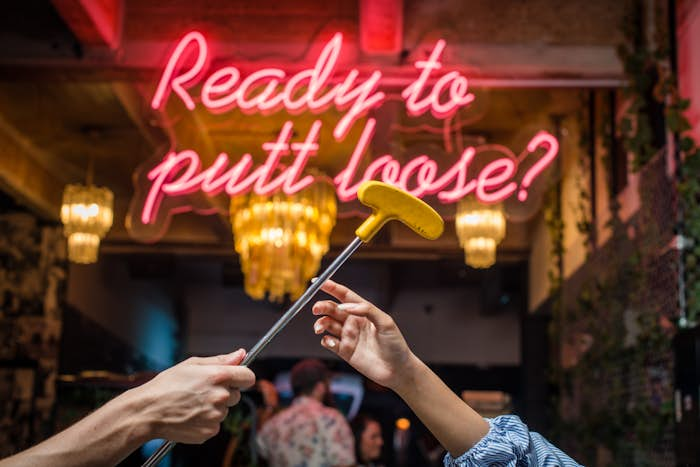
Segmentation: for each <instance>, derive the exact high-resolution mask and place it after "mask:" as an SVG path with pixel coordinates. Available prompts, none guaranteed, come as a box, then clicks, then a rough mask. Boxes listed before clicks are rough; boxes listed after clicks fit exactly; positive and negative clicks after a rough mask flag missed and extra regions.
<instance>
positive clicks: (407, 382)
mask: <svg viewBox="0 0 700 467" xmlns="http://www.w3.org/2000/svg"><path fill="white" fill-rule="evenodd" d="M426 368H427V367H426V366H425V363H423V362H422V361H421V359H419V358H418V357H416V355H415V354H414V353H413V352H410V354H409V355H408V358H406V360H405V361H404V362H403V364H402V365H401V366H400V367H399V368H397V371H396V377H395V378H394V384H392V387H391V389H392V390H394V392H396V393H397V394H398V395H399V396H402V397H403V396H404V395H407V394H408V392H409V391H411V390H412V389H414V388H415V387H416V383H417V382H418V381H420V380H421V375H422V374H423V373H424V372H425V369H426Z"/></svg>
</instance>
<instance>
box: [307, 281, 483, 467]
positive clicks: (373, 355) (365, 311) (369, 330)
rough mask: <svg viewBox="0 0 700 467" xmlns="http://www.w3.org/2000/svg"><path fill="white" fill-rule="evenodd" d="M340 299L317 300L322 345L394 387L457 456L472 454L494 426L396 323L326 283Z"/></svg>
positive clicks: (315, 309)
mask: <svg viewBox="0 0 700 467" xmlns="http://www.w3.org/2000/svg"><path fill="white" fill-rule="evenodd" d="M322 289H323V290H324V291H325V292H327V293H328V294H330V295H332V296H334V297H335V298H337V299H338V300H339V301H340V302H341V304H340V305H339V304H338V303H336V302H334V301H330V300H327V301H321V302H317V303H316V304H315V305H314V307H313V313H314V314H316V315H324V316H322V317H321V318H319V319H318V320H317V321H316V324H315V325H314V330H315V332H316V333H317V334H321V333H324V332H325V333H327V334H326V335H325V336H323V338H322V339H321V344H322V345H323V346H324V347H326V348H327V349H329V350H331V351H332V352H334V353H335V354H337V355H339V356H340V357H341V358H343V359H344V360H346V361H347V362H348V363H349V364H350V365H352V366H353V367H354V368H355V369H357V370H358V371H359V372H360V373H362V374H364V375H365V376H367V377H368V378H370V379H371V380H373V381H375V382H377V383H379V384H381V385H384V386H387V387H389V388H391V389H393V390H394V391H395V392H396V393H397V394H398V395H399V396H401V398H402V399H403V400H404V401H405V402H406V403H407V404H408V405H409V406H410V407H411V409H412V410H413V412H414V413H415V414H416V415H417V416H418V417H419V418H420V419H421V421H422V422H423V423H424V424H425V426H426V427H427V428H428V429H429V430H430V431H431V432H432V433H433V435H435V437H436V438H437V439H438V441H440V443H441V444H442V445H443V446H444V447H445V448H446V449H447V450H448V451H449V452H450V453H451V454H453V455H454V456H458V455H460V454H462V453H464V452H466V451H468V450H469V449H470V448H471V447H472V446H474V445H475V444H476V443H478V442H479V440H481V439H482V438H483V437H484V436H485V435H486V434H487V433H488V431H489V424H488V422H486V420H484V419H483V418H482V417H481V416H480V415H479V414H478V413H476V412H475V411H474V410H473V409H472V408H471V407H469V406H468V405H467V404H466V403H465V402H464V401H462V400H461V399H460V398H459V397H457V395H456V394H455V393H453V392H452V391H451V390H450V389H449V388H448V387H447V386H446V385H445V383H444V382H443V381H442V380H441V379H440V378H439V377H438V376H437V375H436V374H435V373H434V372H433V371H432V370H430V368H428V367H427V366H426V365H425V364H424V363H423V362H422V361H421V360H420V359H419V358H418V357H416V356H415V355H414V354H413V352H411V350H410V349H409V347H408V345H407V344H406V341H405V339H404V338H403V336H402V335H401V331H399V328H398V326H397V325H396V323H395V322H394V320H393V319H392V318H391V317H390V316H389V315H387V314H386V313H384V312H383V311H381V310H380V309H378V308H377V307H375V306H374V305H372V304H371V303H369V302H368V301H366V300H364V299H363V298H362V297H360V296H359V295H357V294H356V293H354V292H353V291H351V290H350V289H348V288H347V287H345V286H342V285H340V284H337V283H335V282H333V281H326V283H324V285H323V287H322Z"/></svg>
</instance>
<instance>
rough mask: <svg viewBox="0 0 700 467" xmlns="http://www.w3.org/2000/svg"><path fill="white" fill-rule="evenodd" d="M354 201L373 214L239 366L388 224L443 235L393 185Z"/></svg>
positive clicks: (431, 215)
mask: <svg viewBox="0 0 700 467" xmlns="http://www.w3.org/2000/svg"><path fill="white" fill-rule="evenodd" d="M357 197H358V199H359V200H360V202H362V204H364V205H366V206H369V207H371V208H372V214H370V216H369V217H368V218H367V219H365V221H364V222H363V223H362V224H361V225H360V226H359V227H358V228H357V230H355V235H356V237H355V238H354V239H353V241H352V242H350V244H349V245H348V246H347V247H345V249H344V250H343V251H342V252H341V253H340V254H339V255H338V257H337V258H336V259H335V260H334V261H333V262H332V263H331V264H330V265H329V266H328V267H327V268H326V269H325V270H324V271H323V272H322V273H321V274H319V275H318V278H317V279H316V280H315V281H314V282H312V283H311V285H309V288H308V289H306V291H305V292H304V293H303V294H302V296H301V297H299V298H298V299H297V301H296V302H294V304H293V305H292V306H291V308H289V310H287V311H286V312H285V313H284V314H283V315H282V316H281V317H280V319H278V320H277V322H276V323H275V324H273V325H272V327H271V328H270V330H269V331H267V333H266V334H265V335H264V336H263V337H262V338H260V340H259V341H258V342H257V343H256V344H255V345H254V346H253V348H252V349H250V351H249V352H248V353H247V354H246V356H245V359H243V362H241V365H242V366H248V365H250V364H251V363H252V362H253V360H255V358H256V357H257V356H258V354H259V353H260V352H262V350H263V349H264V348H265V347H266V346H267V344H269V343H270V342H271V341H272V339H274V337H275V336H276V335H277V334H279V332H280V331H282V329H284V327H285V326H286V325H287V324H289V322H290V321H291V320H292V319H294V317H295V316H296V315H297V314H298V313H299V311H301V309H302V308H303V307H304V305H306V304H307V303H308V302H309V300H311V299H312V298H313V296H314V295H316V293H317V292H318V290H319V289H320V288H321V285H323V283H324V282H325V281H326V280H327V279H330V278H331V276H332V275H333V274H334V273H335V272H336V271H337V270H338V269H340V266H342V265H343V263H345V261H347V259H348V258H349V257H350V256H351V255H352V254H353V253H354V252H355V250H357V249H358V248H359V247H360V245H362V243H367V242H369V241H370V240H371V239H372V238H373V237H374V236H375V234H376V233H377V232H379V230H381V228H382V227H383V226H384V224H386V223H387V222H388V221H390V220H394V219H396V220H399V221H401V222H403V223H404V224H406V225H407V226H408V227H410V228H411V229H412V230H413V231H414V232H416V233H417V234H419V235H421V236H422V237H425V238H427V239H429V240H434V239H436V238H438V237H439V236H440V235H442V231H443V228H444V222H443V220H442V218H441V217H440V215H439V214H438V213H437V212H435V210H434V209H433V208H431V207H430V206H429V205H428V204H426V203H425V202H423V201H421V200H420V199H418V198H416V197H415V196H413V195H410V194H408V193H406V192H405V191H402V190H400V189H399V188H396V187H394V186H392V185H388V184H386V183H382V182H377V181H373V180H372V181H368V182H364V183H363V184H362V185H360V188H359V190H358V191H357ZM175 444H176V443H175V441H166V442H165V443H163V444H162V445H161V446H160V447H159V448H158V449H157V450H156V451H155V452H154V453H153V454H152V455H151V457H149V458H148V459H147V460H146V462H145V463H144V464H143V465H142V466H141V467H153V466H155V465H157V464H158V462H160V460H161V459H162V458H163V457H165V455H166V454H167V453H168V452H170V450H171V449H172V448H173V447H175Z"/></svg>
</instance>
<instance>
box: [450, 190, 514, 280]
mask: <svg viewBox="0 0 700 467" xmlns="http://www.w3.org/2000/svg"><path fill="white" fill-rule="evenodd" d="M455 228H456V230H457V237H459V244H460V246H461V247H462V248H464V262H465V263H466V264H468V265H469V266H471V267H473V268H489V267H491V266H493V264H494V263H495V262H496V246H497V245H498V244H499V243H500V242H501V240H503V237H505V234H506V218H505V215H504V214H503V205H502V204H490V205H487V204H483V203H480V202H479V201H477V200H476V198H475V197H473V196H466V197H464V198H462V199H461V200H460V201H459V203H458V204H457V216H456V217H455Z"/></svg>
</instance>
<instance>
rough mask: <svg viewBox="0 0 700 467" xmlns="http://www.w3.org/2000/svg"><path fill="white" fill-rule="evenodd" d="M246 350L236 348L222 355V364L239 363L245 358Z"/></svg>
mask: <svg viewBox="0 0 700 467" xmlns="http://www.w3.org/2000/svg"><path fill="white" fill-rule="evenodd" d="M245 355H246V351H245V350H244V349H238V350H236V351H235V352H231V353H230V354H226V355H223V356H222V357H223V358H222V360H223V364H224V365H240V363H241V362H242V361H243V359H244V358H245Z"/></svg>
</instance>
